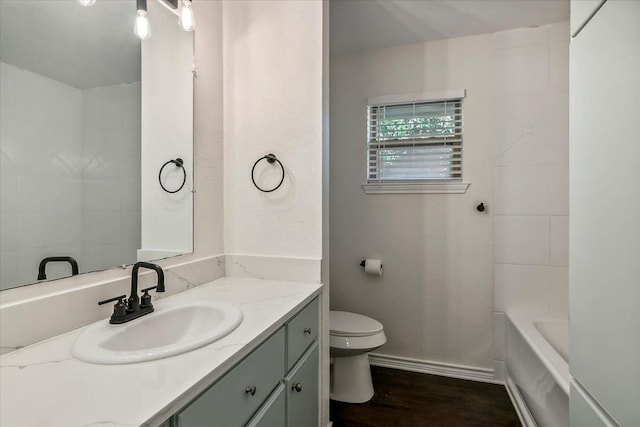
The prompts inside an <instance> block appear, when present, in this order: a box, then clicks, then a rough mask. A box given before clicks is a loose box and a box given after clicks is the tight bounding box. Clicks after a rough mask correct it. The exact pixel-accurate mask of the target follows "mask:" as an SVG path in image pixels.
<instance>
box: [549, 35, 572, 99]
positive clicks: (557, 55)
mask: <svg viewBox="0 0 640 427" xmlns="http://www.w3.org/2000/svg"><path fill="white" fill-rule="evenodd" d="M549 90H550V91H552V92H565V93H569V41H568V40H567V41H565V42H561V43H551V44H550V45H549Z"/></svg>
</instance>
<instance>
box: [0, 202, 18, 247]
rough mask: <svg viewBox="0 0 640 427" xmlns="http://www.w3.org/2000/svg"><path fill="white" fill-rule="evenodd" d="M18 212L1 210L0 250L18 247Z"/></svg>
mask: <svg viewBox="0 0 640 427" xmlns="http://www.w3.org/2000/svg"><path fill="white" fill-rule="evenodd" d="M18 215H19V214H18V213H17V212H3V213H2V215H0V250H1V251H3V252H4V251H11V250H15V249H16V248H17V247H18V244H19V241H20V232H19V230H18Z"/></svg>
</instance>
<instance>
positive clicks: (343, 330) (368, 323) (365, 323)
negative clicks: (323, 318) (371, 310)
mask: <svg viewBox="0 0 640 427" xmlns="http://www.w3.org/2000/svg"><path fill="white" fill-rule="evenodd" d="M329 326H330V328H331V335H339V336H343V337H366V336H369V335H374V334H377V333H378V332H381V331H382V323H380V322H378V321H377V320H375V319H372V318H370V317H367V316H363V315H362V314H356V313H349V312H348V311H331V312H330V313H329Z"/></svg>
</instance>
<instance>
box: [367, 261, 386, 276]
mask: <svg viewBox="0 0 640 427" xmlns="http://www.w3.org/2000/svg"><path fill="white" fill-rule="evenodd" d="M364 272H365V273H367V274H374V275H376V276H382V261H380V260H379V259H365V260H364Z"/></svg>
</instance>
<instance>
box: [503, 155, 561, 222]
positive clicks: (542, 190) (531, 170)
mask: <svg viewBox="0 0 640 427" xmlns="http://www.w3.org/2000/svg"><path fill="white" fill-rule="evenodd" d="M493 188H494V192H495V201H494V203H495V213H497V214H513V215H546V214H548V213H549V167H548V166H520V167H511V166H507V167H496V168H495V174H494V187H493Z"/></svg>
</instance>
